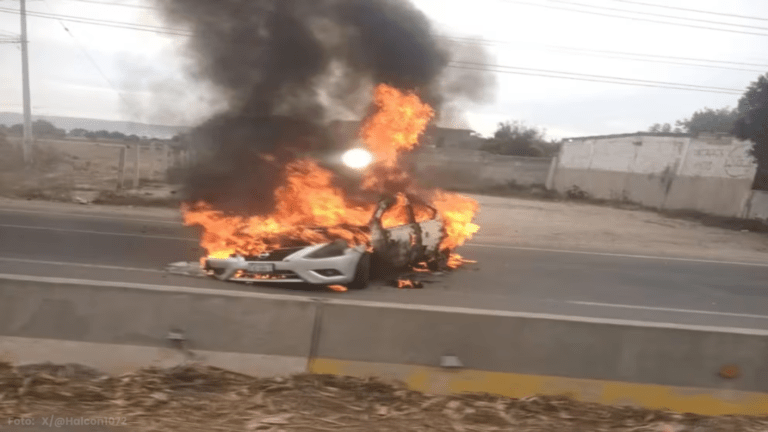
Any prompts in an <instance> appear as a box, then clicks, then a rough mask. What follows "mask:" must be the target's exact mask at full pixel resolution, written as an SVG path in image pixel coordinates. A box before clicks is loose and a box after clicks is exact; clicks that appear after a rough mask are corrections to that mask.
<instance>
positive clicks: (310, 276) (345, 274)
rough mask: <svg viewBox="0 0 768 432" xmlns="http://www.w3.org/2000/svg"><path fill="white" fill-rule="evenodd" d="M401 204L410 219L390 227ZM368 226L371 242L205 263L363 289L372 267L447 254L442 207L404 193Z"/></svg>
mask: <svg viewBox="0 0 768 432" xmlns="http://www.w3.org/2000/svg"><path fill="white" fill-rule="evenodd" d="M396 204H399V206H397V209H398V210H399V211H404V212H405V213H406V216H407V220H408V223H406V224H404V225H398V226H394V227H387V228H385V224H384V222H383V217H384V216H385V214H386V213H387V211H389V210H392V209H393V208H395V207H396ZM416 207H419V211H418V212H417V211H416V210H415V209H416ZM417 215H423V216H422V219H423V220H419V219H417ZM367 229H368V230H369V234H370V239H371V242H370V243H371V244H370V245H355V246H350V245H348V243H347V242H346V241H344V240H336V241H333V242H329V243H322V244H315V245H309V246H304V247H292V248H281V249H275V250H272V251H270V252H264V253H261V254H259V255H258V256H242V255H233V256H230V257H228V258H207V259H206V260H205V263H204V269H205V270H206V271H208V272H209V273H210V274H211V275H213V276H214V277H216V278H217V279H219V280H227V281H241V282H254V281H264V282H294V283H295V282H298V283H309V284H314V285H343V286H345V287H347V288H350V289H363V288H365V287H366V286H367V285H368V281H369V279H370V275H371V272H372V270H374V271H378V272H386V271H387V270H397V269H403V268H407V267H412V266H416V265H419V264H426V265H428V266H432V267H437V266H439V265H440V264H441V263H444V262H445V260H446V259H447V254H445V253H443V252H441V250H440V244H441V242H442V241H443V239H444V236H445V233H444V229H443V222H442V220H441V218H440V215H439V213H438V212H437V210H435V209H434V208H432V207H430V206H428V205H427V204H425V203H423V202H421V201H420V200H418V199H415V198H413V197H410V198H408V197H405V196H402V195H401V196H398V197H397V198H393V197H391V198H387V199H384V200H381V201H380V202H379V205H378V206H377V208H376V211H375V212H374V214H373V217H372V218H371V221H370V223H369V226H368V227H367ZM372 266H373V269H372Z"/></svg>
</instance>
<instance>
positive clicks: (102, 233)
mask: <svg viewBox="0 0 768 432" xmlns="http://www.w3.org/2000/svg"><path fill="white" fill-rule="evenodd" d="M0 228H21V229H31V230H43V231H57V232H74V233H81V234H100V235H111V236H120V237H141V238H153V239H161V240H180V241H188V242H193V243H198V242H199V241H198V240H195V239H190V238H185V237H171V236H159V235H151V234H129V233H116V232H106V231H89V230H76V229H64V228H51V227H39V226H28V225H8V224H0Z"/></svg>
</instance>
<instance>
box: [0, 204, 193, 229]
mask: <svg viewBox="0 0 768 432" xmlns="http://www.w3.org/2000/svg"><path fill="white" fill-rule="evenodd" d="M0 212H5V213H32V214H42V215H56V216H78V217H81V218H82V219H88V218H93V219H111V220H122V221H132V222H147V223H161V224H170V225H179V226H181V225H182V223H181V221H169V220H162V219H136V218H130V217H120V216H102V215H95V214H89V213H66V212H50V211H43V210H22V209H14V208H0Z"/></svg>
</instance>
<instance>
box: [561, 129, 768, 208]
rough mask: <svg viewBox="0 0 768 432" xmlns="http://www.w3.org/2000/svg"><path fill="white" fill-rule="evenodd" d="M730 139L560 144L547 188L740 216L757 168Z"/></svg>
mask: <svg viewBox="0 0 768 432" xmlns="http://www.w3.org/2000/svg"><path fill="white" fill-rule="evenodd" d="M750 147H751V143H750V142H746V141H739V140H736V139H734V138H732V137H722V138H718V137H715V136H701V137H696V138H691V137H687V136H653V135H625V136H615V137H605V138H591V139H582V140H572V141H569V142H565V143H563V146H562V149H561V153H560V157H559V163H558V165H557V169H556V171H555V175H554V177H553V181H552V185H553V187H554V188H555V189H556V190H557V191H559V192H567V191H569V190H571V189H573V188H574V187H576V188H578V189H580V190H582V191H584V192H586V193H588V194H589V195H590V196H592V197H594V198H599V199H610V200H628V201H632V202H637V203H640V204H643V205H647V206H649V207H654V208H668V209H690V210H698V211H702V212H706V213H712V214H719V215H724V216H739V215H742V214H743V213H744V212H743V210H744V209H745V207H746V205H747V202H748V201H749V197H750V195H751V187H752V180H753V179H754V176H755V173H756V172H757V166H756V163H755V161H754V160H753V158H752V157H751V156H750V155H749V149H750Z"/></svg>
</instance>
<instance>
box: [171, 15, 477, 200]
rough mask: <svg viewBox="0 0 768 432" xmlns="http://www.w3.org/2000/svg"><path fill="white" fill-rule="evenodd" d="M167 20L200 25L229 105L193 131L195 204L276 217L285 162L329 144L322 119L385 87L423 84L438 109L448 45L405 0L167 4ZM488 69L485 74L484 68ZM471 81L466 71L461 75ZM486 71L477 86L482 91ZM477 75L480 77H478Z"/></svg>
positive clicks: (200, 39)
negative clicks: (376, 87)
mask: <svg viewBox="0 0 768 432" xmlns="http://www.w3.org/2000/svg"><path fill="white" fill-rule="evenodd" d="M157 5H158V7H160V8H161V10H162V11H163V12H164V15H165V17H166V19H167V20H168V23H169V24H170V25H173V26H174V27H184V28H188V29H190V30H191V31H192V33H193V36H192V37H191V38H190V40H189V43H188V46H187V51H188V53H189V55H190V56H191V57H192V59H193V63H194V64H195V65H196V67H195V70H194V71H192V73H193V75H194V76H195V78H197V79H199V80H201V81H204V82H207V83H210V84H213V85H214V86H216V87H217V88H218V90H219V91H220V93H221V94H222V95H223V97H224V98H226V100H227V106H228V108H227V110H226V111H225V112H222V113H220V114H219V115H216V116H214V117H213V118H211V119H210V120H208V121H207V122H205V123H203V124H202V125H200V126H198V127H197V128H195V129H194V130H193V131H192V134H191V137H192V142H193V144H194V145H195V148H197V149H198V150H199V151H200V153H199V155H198V156H199V157H198V160H199V162H198V165H197V166H195V167H194V168H193V169H192V170H191V171H190V175H189V176H188V181H187V182H186V198H187V199H188V200H189V201H192V202H194V201H198V200H204V201H206V202H208V203H210V204H212V205H214V207H216V208H218V209H221V210H225V211H235V212H240V213H248V214H263V213H266V212H269V211H270V210H271V209H272V208H273V206H274V203H273V202H272V201H273V198H272V195H273V191H274V189H275V188H276V187H277V185H278V184H280V182H281V180H282V179H281V178H280V173H281V167H282V166H284V165H285V164H286V163H288V162H290V160H292V159H293V158H295V157H296V156H297V155H298V154H301V153H302V152H307V151H322V150H323V149H327V148H330V147H331V146H332V144H333V143H332V140H331V137H330V136H329V133H328V131H327V130H326V129H325V127H324V125H325V124H326V122H327V121H328V120H329V118H327V117H328V115H327V114H328V113H329V112H330V111H335V109H334V108H337V107H347V108H349V109H353V107H354V106H355V105H356V104H359V101H360V92H361V91H362V90H363V89H369V88H370V86H371V85H373V84H376V83H387V84H390V85H392V86H395V87H398V88H400V89H404V90H414V91H417V92H418V93H419V94H420V95H421V96H422V98H424V99H425V100H426V101H428V102H429V103H430V104H432V105H433V106H435V107H436V108H437V109H438V110H439V107H440V106H441V105H442V104H443V102H444V101H445V98H446V97H447V96H449V97H453V96H455V95H456V94H457V93H461V88H458V87H457V85H455V84H454V85H452V86H449V87H450V92H449V93H451V94H450V95H446V94H444V92H445V86H443V85H440V83H439V82H438V81H439V77H440V76H441V74H442V73H443V71H444V70H445V68H446V67H447V66H448V64H449V60H450V59H449V51H448V50H446V49H445V48H446V47H445V44H444V43H440V41H439V40H438V38H437V37H436V36H434V33H433V29H432V27H431V25H430V22H429V20H428V19H427V18H426V16H424V14H423V13H421V12H420V11H418V10H417V9H416V8H415V7H414V6H413V5H412V4H410V3H409V2H408V1H407V0H215V1H214V0H158V1H157ZM477 75H478V76H479V75H481V74H480V73H478V74H477ZM462 78H463V81H465V82H466V80H467V77H466V76H463V77H462ZM483 80H484V78H479V77H478V80H477V81H475V82H473V83H468V85H467V87H466V88H467V91H469V92H477V88H476V87H477V86H478V83H481V84H479V85H481V86H483V85H484V84H482V83H483V82H484V81H483ZM470 81H473V80H472V78H471V77H470Z"/></svg>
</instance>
